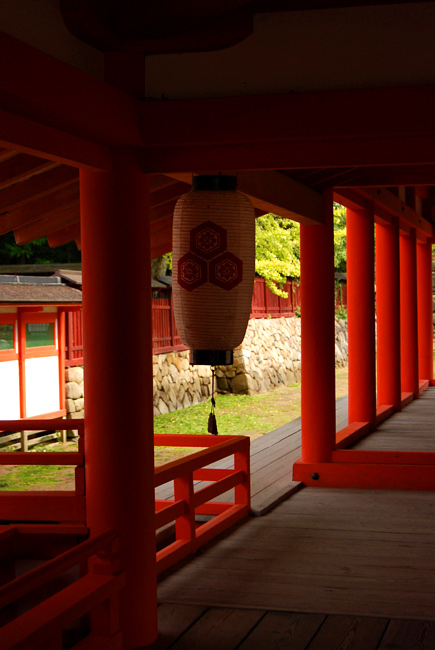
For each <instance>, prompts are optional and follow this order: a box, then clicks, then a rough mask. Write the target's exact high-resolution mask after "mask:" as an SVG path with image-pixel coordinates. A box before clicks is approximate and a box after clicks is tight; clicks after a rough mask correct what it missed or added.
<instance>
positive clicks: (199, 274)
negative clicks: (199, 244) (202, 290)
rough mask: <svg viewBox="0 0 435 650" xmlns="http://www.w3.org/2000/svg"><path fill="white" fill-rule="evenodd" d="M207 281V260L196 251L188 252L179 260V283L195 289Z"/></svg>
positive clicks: (186, 287) (184, 287) (191, 289)
mask: <svg viewBox="0 0 435 650" xmlns="http://www.w3.org/2000/svg"><path fill="white" fill-rule="evenodd" d="M204 282H207V262H204V260H202V259H201V258H200V257H198V256H197V255H195V254H194V253H186V254H185V255H183V256H182V257H180V259H179V260H178V284H179V285H180V287H183V289H187V291H193V290H194V289H197V288H198V287H200V286H201V285H202V284H204Z"/></svg>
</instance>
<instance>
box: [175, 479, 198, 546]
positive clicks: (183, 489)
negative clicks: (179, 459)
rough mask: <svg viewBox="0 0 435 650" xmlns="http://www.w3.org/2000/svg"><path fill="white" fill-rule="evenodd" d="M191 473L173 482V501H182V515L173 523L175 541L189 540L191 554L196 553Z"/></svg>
mask: <svg viewBox="0 0 435 650" xmlns="http://www.w3.org/2000/svg"><path fill="white" fill-rule="evenodd" d="M193 494H194V493H193V473H192V472H188V473H187V474H185V475H184V476H180V477H179V478H176V479H175V480H174V498H175V501H184V503H185V509H184V515H183V516H182V517H178V519H177V520H176V522H175V535H176V539H177V541H179V540H189V541H190V547H191V550H190V552H191V553H194V552H195V551H196V543H195V541H196V540H195V509H194V507H193Z"/></svg>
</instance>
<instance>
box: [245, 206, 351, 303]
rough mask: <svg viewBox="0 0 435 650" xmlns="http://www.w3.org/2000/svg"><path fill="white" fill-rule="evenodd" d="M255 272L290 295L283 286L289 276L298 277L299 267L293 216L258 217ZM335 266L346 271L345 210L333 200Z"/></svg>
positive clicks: (276, 289)
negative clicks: (287, 217) (289, 217)
mask: <svg viewBox="0 0 435 650" xmlns="http://www.w3.org/2000/svg"><path fill="white" fill-rule="evenodd" d="M255 238H256V254H255V271H256V273H257V274H258V275H260V276H261V277H263V278H264V280H265V282H266V284H267V286H268V287H269V288H270V289H271V291H273V293H275V294H277V295H278V296H282V297H287V294H286V293H285V292H284V291H283V290H282V285H283V284H284V282H285V281H286V280H287V278H293V279H296V280H298V279H299V278H300V275H301V266H300V243H299V240H300V228H299V224H298V223H297V222H295V221H291V220H290V219H283V218H282V217H279V216H278V215H276V214H271V213H269V214H265V215H263V216H261V217H258V219H256V232H255ZM334 247H335V248H334V266H335V270H336V271H337V272H341V273H344V272H345V271H346V209H345V208H344V207H343V206H342V205H340V204H339V203H334Z"/></svg>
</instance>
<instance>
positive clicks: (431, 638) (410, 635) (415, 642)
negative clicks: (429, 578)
mask: <svg viewBox="0 0 435 650" xmlns="http://www.w3.org/2000/svg"><path fill="white" fill-rule="evenodd" d="M390 648H394V650H409V649H410V648H415V649H417V648H418V650H433V648H435V623H433V622H429V621H390V623H389V624H388V627H387V630H386V632H385V636H384V638H383V639H382V642H381V644H380V645H379V648H378V650H390ZM310 650H311V649H310Z"/></svg>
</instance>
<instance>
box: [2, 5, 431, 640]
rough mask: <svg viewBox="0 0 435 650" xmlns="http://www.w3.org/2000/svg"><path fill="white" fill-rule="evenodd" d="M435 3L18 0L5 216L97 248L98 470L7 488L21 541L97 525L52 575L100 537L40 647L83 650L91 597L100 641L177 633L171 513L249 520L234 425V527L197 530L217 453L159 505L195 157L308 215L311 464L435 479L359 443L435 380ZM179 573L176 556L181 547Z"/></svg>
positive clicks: (305, 374) (413, 485)
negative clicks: (339, 257) (167, 594)
mask: <svg viewBox="0 0 435 650" xmlns="http://www.w3.org/2000/svg"><path fill="white" fill-rule="evenodd" d="M434 18H435V3H434V2H431V1H428V2H418V3H402V2H400V1H397V2H391V1H388V2H387V1H385V2H383V1H382V0H373V2H372V3H371V4H370V5H369V6H368V5H367V3H365V2H361V1H360V0H337V1H335V2H330V1H329V0H307V1H306V2H298V1H293V0H267V2H266V0H227V1H225V2H224V1H223V0H219V1H218V2H213V3H208V2H204V3H197V2H191V1H190V0H182V1H180V2H177V3H175V2H172V1H171V0H168V1H167V2H165V1H162V0H160V1H159V2H157V1H155V2H147V3H137V2H133V1H129V0H123V2H118V1H117V0H115V1H114V2H110V3H103V2H99V1H97V0H95V1H94V0H75V1H72V0H71V1H70V0H60V1H59V2H57V1H55V0H41V1H40V2H38V3H35V2H31V0H16V1H15V2H13V3H2V5H1V6H0V29H1V31H2V33H1V35H0V56H1V62H2V65H1V66H0V144H1V146H2V149H1V151H0V231H2V232H8V231H11V230H12V231H13V232H14V233H15V238H16V241H17V243H19V244H24V243H26V242H29V241H32V240H33V239H35V238H37V237H41V236H42V235H47V237H48V241H49V243H50V245H52V246H57V245H59V244H62V243H64V242H68V241H72V240H75V241H76V242H77V244H78V246H80V247H81V250H82V258H83V306H84V341H85V349H84V362H85V365H86V391H87V392H86V400H87V411H86V422H85V429H86V431H85V445H84V447H83V444H81V446H80V449H79V454H78V455H76V456H74V458H73V457H72V456H65V459H64V462H65V463H67V462H71V463H75V464H76V465H77V466H78V472H77V477H78V479H80V480H78V485H79V484H80V485H79V487H78V488H77V491H76V493H75V494H74V495H73V496H70V497H69V501H68V503H70V511H69V512H66V511H65V502H62V501H61V498H63V497H62V495H55V496H53V495H52V496H51V500H50V495H45V496H41V495H39V496H38V495H36V496H35V497H34V499H33V502H32V503H33V505H32V509H28V510H27V511H25V510H24V509H23V508H24V506H23V503H24V502H23V499H24V498H25V495H24V496H23V495H21V496H20V497H17V499H16V500H15V501H14V500H13V498H12V497H11V496H7V498H6V497H5V498H4V499H0V510H1V512H2V515H1V519H2V521H5V522H8V521H13V520H14V516H13V513H14V512H15V521H16V520H19V521H20V522H21V523H20V526H19V527H18V528H14V529H11V528H10V527H9V526H5V529H2V531H1V532H2V535H3V538H4V539H5V540H6V537H5V536H9V537H11V536H15V537H14V539H16V537H17V536H18V538H19V539H20V540H21V542H20V546H19V548H24V547H25V543H24V542H25V539H28V537H27V538H26V535H31V536H32V543H33V546H32V548H36V547H35V546H34V544H35V541H34V538H35V536H37V533H38V531H39V532H41V533H43V534H45V536H47V535H48V534H49V533H48V530H47V529H46V528H45V529H44V527H43V526H40V527H39V528H38V530H36V529H34V528H33V529H29V528H26V526H25V524H23V521H24V522H26V521H33V523H34V524H35V522H36V521H40V522H45V523H44V525H45V526H46V525H48V524H47V522H52V525H54V523H53V522H57V523H59V522H61V523H62V525H63V528H62V531H63V532H64V533H65V534H66V532H67V533H68V534H69V538H71V535H72V534H73V532H72V531H75V532H76V534H79V533H80V534H82V535H85V534H86V533H87V530H88V529H89V531H90V539H89V540H88V541H86V542H84V544H82V545H80V547H77V549H73V550H72V551H69V555H68V554H67V556H66V559H65V557H63V556H61V557H60V558H59V559H57V560H56V559H55V560H53V561H52V563H51V564H50V563H48V565H47V566H48V569H47V571H48V572H49V573H50V572H51V574H50V575H52V574H54V573H56V571H58V570H59V567H65V568H69V567H70V566H71V564H74V561H75V562H77V561H80V562H81V564H82V565H83V561H84V560H85V559H86V558H88V557H89V556H92V555H95V553H96V552H97V551H98V552H99V553H100V557H99V559H98V560H95V558H94V560H93V561H92V564H91V567H90V571H89V573H88V574H87V575H86V576H84V577H82V578H81V579H80V580H79V581H78V582H77V583H75V586H74V585H73V586H71V587H70V588H69V591H67V593H66V594H65V595H64V596H62V595H60V596H59V597H58V599H57V600H55V601H51V602H53V608H54V609H49V608H48V607H46V608H45V609H44V605H43V604H42V605H40V606H39V609H38V610H37V612H36V613H35V615H34V618H31V617H30V618H29V617H28V618H27V619H26V621H27V625H28V627H27V628H26V629H25V633H26V634H27V636H28V638H27V643H28V646H27V647H50V648H55V647H56V648H58V647H59V648H60V647H61V640H60V639H61V631H60V628H59V626H60V625H61V624H63V623H65V624H69V622H70V621H71V618H72V617H73V614H74V613H75V615H76V616H81V615H82V614H84V613H86V612H88V611H90V610H92V612H93V635H91V637H89V639H88V640H87V643H88V645H87V646H84V645H82V646H78V647H101V646H98V645H97V644H98V643H103V645H104V647H124V648H126V649H127V650H132V649H133V648H139V647H147V646H150V645H151V644H152V643H153V642H154V641H155V640H156V638H157V600H156V557H155V537H154V533H155V526H156V525H162V524H163V523H167V522H168V521H170V516H173V518H176V519H177V535H178V541H177V544H178V545H177V546H176V548H175V549H172V551H171V552H172V553H175V555H173V556H172V559H174V557H175V558H181V557H183V555H185V554H186V552H188V551H189V550H192V549H195V548H196V546H197V545H200V544H201V543H204V541H206V540H207V539H210V537H211V536H212V535H213V534H214V533H216V532H219V531H220V530H222V529H223V528H224V527H225V525H227V524H228V523H232V522H235V521H237V520H238V519H240V517H243V516H245V515H246V513H247V508H248V496H249V494H248V492H249V491H248V488H247V485H246V477H247V474H248V473H249V467H248V464H247V461H246V456H243V454H244V453H246V449H244V448H243V449H242V447H243V444H244V443H243V441H234V440H229V441H226V442H223V443H220V442H219V441H218V444H217V445H216V448H214V449H213V448H212V447H210V450H211V451H210V450H207V453H208V454H209V455H208V456H207V460H208V461H209V462H212V461H214V460H217V459H218V458H219V457H220V456H219V454H221V452H222V446H220V445H225V444H227V445H228V446H229V447H230V446H231V445H235V447H234V450H235V451H234V453H235V456H236V461H235V466H234V471H230V470H224V472H226V473H224V474H219V476H220V479H219V482H220V485H221V487H222V486H223V485H224V486H226V488H227V489H228V488H229V487H232V488H234V487H235V493H236V496H235V503H234V504H223V505H217V506H216V505H215V506H214V513H215V514H217V517H216V520H218V523H217V524H216V526H215V528H214V529H212V524H210V523H208V524H205V525H204V526H201V527H200V528H199V529H198V531H199V532H198V534H196V532H195V526H194V523H195V522H194V514H193V513H194V510H195V508H194V507H193V505H192V503H196V505H197V506H198V508H197V511H198V512H199V511H201V508H202V509H203V510H202V511H204V508H206V504H205V502H204V500H205V501H208V499H209V498H210V499H211V497H212V495H213V494H215V493H217V491H218V489H217V488H214V486H213V485H211V486H209V487H208V488H206V491H205V492H202V493H201V495H197V494H196V495H193V485H192V482H191V481H192V476H193V473H194V472H195V473H196V474H195V475H196V476H198V475H199V476H200V477H202V478H208V480H211V477H212V476H214V477H215V478H216V476H217V474H211V473H210V471H208V470H204V469H201V467H202V466H201V465H200V464H198V463H200V460H201V459H202V458H203V457H202V456H200V457H198V456H196V457H195V458H194V459H193V460H190V461H186V462H185V463H184V464H183V463H180V464H179V465H177V472H179V474H178V475H177V477H176V495H175V496H176V501H175V503H173V504H172V505H171V506H170V509H168V508H167V507H166V506H163V505H162V504H158V507H157V510H158V512H157V514H156V515H155V514H154V513H155V501H154V487H155V486H158V485H160V483H161V482H164V481H165V480H171V477H172V478H174V474H173V472H174V471H175V469H174V468H169V469H161V470H158V471H157V472H156V475H154V468H153V436H152V430H153V422H152V412H153V411H152V375H151V355H152V344H151V339H152V330H151V310H150V289H147V290H144V287H151V282H150V258H151V257H155V256H157V255H160V254H162V253H165V252H167V251H169V250H170V249H171V225H172V212H173V209H174V205H175V202H176V200H177V199H178V197H179V196H180V195H181V194H183V193H185V192H186V191H188V190H189V188H190V184H191V180H192V173H196V174H204V173H207V172H209V173H210V172H211V173H219V172H225V173H235V174H237V176H238V188H239V191H240V192H242V193H244V194H245V195H247V196H248V197H249V198H250V199H251V201H252V203H253V205H254V208H255V210H256V213H257V214H261V213H264V212H269V211H271V212H275V213H277V214H280V215H281V216H283V217H288V218H290V219H295V220H297V221H300V223H301V265H302V270H301V300H302V307H301V309H302V314H303V318H302V356H303V369H302V456H301V459H300V460H299V461H298V462H297V463H296V466H295V469H294V474H295V476H296V477H297V478H298V479H299V480H301V481H303V483H304V484H305V485H307V486H313V487H316V488H318V489H320V488H328V487H330V488H341V489H343V490H346V489H348V488H351V487H352V488H364V489H367V490H369V489H373V488H379V489H387V488H388V489H393V488H394V489H396V490H423V491H431V490H433V489H434V488H435V472H434V470H433V467H434V455H433V449H432V451H418V450H415V449H413V450H412V451H401V450H400V449H397V450H396V449H394V450H392V451H391V450H390V451H377V450H374V449H371V450H350V449H346V446H348V445H349V444H351V442H354V441H355V440H356V438H357V437H358V436H359V435H362V434H365V433H367V432H368V431H369V430H373V429H374V428H376V426H377V424H378V423H379V422H380V421H381V420H382V419H384V418H386V417H387V416H388V415H390V414H392V413H393V412H397V411H400V410H401V409H402V407H403V406H404V405H406V404H407V403H409V402H410V401H412V400H417V398H418V397H419V396H420V393H421V391H422V390H424V389H425V387H427V386H429V385H432V382H433V362H432V287H431V281H432V277H431V250H432V238H433V206H434V196H435V194H434V186H435V158H434V156H435V154H434V150H435V149H434V128H433V116H434V109H435V86H434V85H433V84H434V82H435V79H434V70H433V63H432V62H433V60H434V55H435V52H434V49H435V41H434V39H433V23H434ZM334 197H335V198H337V200H339V201H340V202H341V203H342V204H344V205H345V206H346V207H347V209H348V298H347V300H348V313H349V426H348V428H347V430H346V431H344V432H342V435H341V436H340V439H339V441H338V444H337V442H336V432H335V392H334V265H333V257H334V251H333V214H332V206H333V199H334ZM374 224H375V228H376V281H377V300H376V309H377V360H376V358H375V304H374V298H373V286H374V264H375V259H374ZM119 268H123V269H124V272H125V275H126V276H127V277H128V279H129V281H128V283H126V282H125V280H124V277H120V275H119V273H118V269H119ZM113 305H116V306H117V309H116V310H114V309H113ZM319 315H320V322H321V327H320V326H319ZM114 340H117V341H119V345H120V348H121V349H122V354H119V355H117V357H116V363H117V366H118V372H119V373H120V374H123V375H124V377H125V382H124V386H123V391H122V394H120V395H118V397H117V400H116V403H114V404H112V407H111V409H110V410H108V409H107V408H106V399H107V397H106V396H107V394H108V393H109V392H110V382H111V377H110V372H107V373H102V369H103V368H105V367H108V363H109V358H108V354H107V351H108V350H109V349H111V348H112V346H113V341H114ZM112 361H113V360H112V359H110V362H111V363H112ZM421 401H422V402H423V401H424V400H421ZM417 406H418V404H417ZM416 413H418V410H417V411H416ZM414 417H415V418H417V417H418V415H415V416H414ZM38 425H39V426H40V425H41V423H40V422H38ZM9 426H12V425H11V423H9ZM14 426H16V427H20V426H22V423H20V422H15V423H14ZM26 426H27V425H26ZM35 426H36V425H35ZM60 426H61V424H60ZM3 427H4V423H3V422H2V423H0V428H3ZM82 428H83V427H82ZM18 430H19V429H18ZM205 444H211V443H206V442H204V445H205ZM231 449H233V447H231ZM222 453H223V452H222ZM83 454H85V457H86V463H84V456H83ZM200 454H203V452H200ZM204 458H205V457H204ZM16 462H17V461H16ZM20 462H23V463H24V462H28V461H27V460H25V459H23V460H22V461H20ZM46 462H53V463H55V462H58V461H57V460H56V461H55V460H52V459H51V458H50V457H47V458H46ZM206 464H208V463H206ZM290 469H291V468H289V471H290ZM213 471H214V470H213ZM171 472H172V473H171ZM183 472H184V474H183ZM198 472H199V474H198ZM84 473H85V474H86V495H85V494H84V481H83V476H84ZM177 481H178V483H177ZM415 494H417V493H415ZM409 498H410V500H411V501H412V497H409ZM14 504H16V505H15V506H14ZM50 504H51V505H50ZM62 504H63V505H62ZM189 504H191V505H192V507H190V506H189ZM18 506H19V507H18ZM14 507H15V511H14ZM327 507H331V504H329V506H328V505H325V508H327ZM47 508H51V510H50V511H48V510H47ZM225 508H226V509H225ZM26 512H27V515H26ZM25 515H26V516H25ZM155 516H156V519H154V517H155ZM32 517H33V518H32ZM219 518H220V519H219ZM72 524H74V525H75V526H76V528H74V529H71V528H69V529H68V526H69V525H72ZM401 526H405V522H401ZM50 530H51V529H50ZM60 530H61V529H60V528H58V529H57V534H60ZM107 530H109V531H114V532H105V531H107ZM17 531H18V532H17ZM65 531H66V532H65ZM68 531H69V532H68ZM399 532H400V530H399ZM50 534H53V532H51V533H50ZM9 537H8V539H9ZM115 537H117V538H119V547H118V546H117V544H118V542H116V541H114V540H115ZM23 540H24V541H23ZM7 543H9V542H7V540H6V541H5V545H6V546H7ZM6 546H5V548H6ZM55 546H56V544H54V542H53V544H52V545H51V546H50V548H54V547H55ZM103 547H104V549H106V552H105V553H101V552H100V551H101V550H102V548H103ZM109 547H110V548H109ZM2 548H3V547H2ZM17 548H18V547H17ZM107 548H109V550H107ZM5 553H6V551H5ZM62 557H63V559H62ZM118 559H120V563H119V562H118ZM53 562H54V564H53ZM121 566H122V570H121V568H120V567H121ZM157 566H159V569H161V568H164V567H165V566H168V556H167V555H165V554H163V555H162V556H160V558H159V560H158V563H157ZM263 569H264V567H263ZM41 571H42V573H41V572H39V573H37V574H36V577H35V576H33V577H32V578H31V579H32V580H33V583H32V584H33V585H35V584H40V582H41V580H42V578H43V575H45V574H44V573H43V570H41ZM124 583H125V586H124V587H123V589H122V591H121V594H120V596H119V598H120V601H119V602H120V604H121V605H120V611H121V617H120V623H119V620H118V618H117V611H118V605H117V603H118V600H117V599H118V593H119V591H120V590H121V588H122V586H123V585H124ZM11 585H12V586H11V587H8V586H7V585H6V586H4V587H2V588H1V589H3V592H1V590H0V595H1V593H3V594H6V595H5V596H4V600H3V601H2V602H3V605H4V606H6V605H8V606H10V605H11V602H12V600H13V599H12V596H17V595H22V594H23V589H24V590H25V589H26V588H28V585H27V587H25V586H23V585H24V583H23V580H21V579H18V583H17V581H14V582H13V583H11ZM11 599H12V600H11ZM411 600H412V597H411ZM71 603H73V604H71ZM306 606H307V605H306ZM327 607H328V603H325V608H327ZM53 612H54V613H53ZM324 613H325V614H327V613H328V612H324ZM56 617H57V618H56ZM30 619H31V620H30ZM32 626H33V627H32ZM56 626H57V627H56ZM5 629H7V630H8V634H9V637H5V638H6V639H9V640H8V643H9V646H6V645H5V647H15V646H14V645H13V644H14V643H16V644H17V643H18V640H20V639H21V637H22V635H23V633H24V632H23V625H22V624H20V622H19V619H17V620H16V621H12V622H10V623H8V624H7V625H6V628H5ZM41 630H42V631H41ZM43 633H46V636H45V637H44V636H43ZM20 635H21V636H20ZM32 635H33V636H32ZM47 635H48V637H49V638H50V644H49V645H48V642H47V641H46V639H47V638H48V637H47ZM50 635H51V636H50ZM242 638H243V637H242ZM11 639H12V641H11ZM108 639H109V641H110V644H111V645H110V646H109V645H108V643H109V641H108ZM14 640H15V641H14ZM20 642H21V641H20ZM11 644H12V645H11ZM20 647H24V646H20ZM189 647H195V646H194V645H191V646H189ZM197 647H198V646H197ZM323 647H325V646H323ZM361 647H367V646H361ZM428 647H429V646H428Z"/></svg>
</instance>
